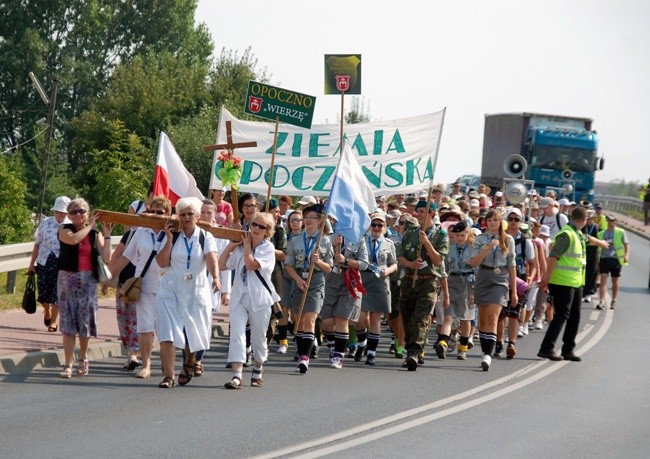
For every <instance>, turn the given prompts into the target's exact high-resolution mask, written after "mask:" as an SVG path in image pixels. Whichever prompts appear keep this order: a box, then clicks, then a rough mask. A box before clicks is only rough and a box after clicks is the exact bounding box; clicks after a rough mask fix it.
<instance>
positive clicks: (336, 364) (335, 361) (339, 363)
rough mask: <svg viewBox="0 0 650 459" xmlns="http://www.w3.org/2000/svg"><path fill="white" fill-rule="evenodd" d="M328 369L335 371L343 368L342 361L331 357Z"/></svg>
mask: <svg viewBox="0 0 650 459" xmlns="http://www.w3.org/2000/svg"><path fill="white" fill-rule="evenodd" d="M330 368H336V369H337V370H340V369H341V368H343V359H341V357H332V358H331V359H330Z"/></svg>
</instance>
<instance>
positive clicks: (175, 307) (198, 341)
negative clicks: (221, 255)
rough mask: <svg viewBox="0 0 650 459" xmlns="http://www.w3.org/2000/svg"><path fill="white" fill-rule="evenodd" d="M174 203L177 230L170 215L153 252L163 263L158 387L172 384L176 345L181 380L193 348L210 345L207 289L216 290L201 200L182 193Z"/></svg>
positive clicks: (187, 376)
mask: <svg viewBox="0 0 650 459" xmlns="http://www.w3.org/2000/svg"><path fill="white" fill-rule="evenodd" d="M176 209H177V211H178V217H179V220H180V224H181V231H180V233H176V234H173V233H172V231H173V229H174V228H175V227H176V224H177V222H174V221H169V222H168V223H167V226H166V227H165V236H166V237H165V239H164V242H163V245H162V248H161V249H160V252H159V253H158V255H156V261H157V262H158V265H159V266H160V267H161V268H162V269H163V273H162V276H161V279H160V286H159V289H158V293H157V294H156V315H155V326H156V335H158V340H159V341H160V357H161V359H162V366H163V370H164V373H165V378H164V379H163V380H162V381H161V382H160V384H158V387H161V388H164V389H170V388H172V387H174V385H175V381H174V376H175V373H174V360H175V354H176V351H175V348H180V349H183V348H184V349H185V359H184V361H183V368H182V370H181V372H180V374H179V376H178V384H180V385H181V386H184V385H185V384H187V383H189V382H190V381H191V379H192V376H193V372H194V363H195V353H196V352H197V351H199V350H201V349H210V332H211V330H210V324H211V322H212V293H211V292H218V291H220V290H221V282H220V278H219V267H218V263H217V246H216V243H215V240H214V237H213V236H212V234H210V233H208V232H206V231H204V230H202V229H201V228H199V227H198V226H197V225H196V223H197V222H198V220H199V215H200V213H201V200H199V199H197V198H193V197H192V198H181V199H179V200H178V202H177V203H176ZM206 271H207V273H208V274H210V276H211V277H210V278H209V277H208V276H207V275H206ZM210 279H212V282H210Z"/></svg>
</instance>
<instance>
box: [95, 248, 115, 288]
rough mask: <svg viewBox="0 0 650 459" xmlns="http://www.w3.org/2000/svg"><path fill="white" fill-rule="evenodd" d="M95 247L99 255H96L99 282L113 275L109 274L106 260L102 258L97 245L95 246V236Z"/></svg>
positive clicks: (106, 280) (107, 279)
mask: <svg viewBox="0 0 650 459" xmlns="http://www.w3.org/2000/svg"><path fill="white" fill-rule="evenodd" d="M104 243H106V241H104ZM95 249H97V252H99V255H97V275H98V278H99V282H100V283H104V282H109V281H110V280H111V279H112V278H113V275H112V274H111V270H110V269H108V266H107V265H106V262H105V261H104V259H103V258H102V254H101V252H100V250H99V247H97V238H95Z"/></svg>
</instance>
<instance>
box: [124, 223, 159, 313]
mask: <svg viewBox="0 0 650 459" xmlns="http://www.w3.org/2000/svg"><path fill="white" fill-rule="evenodd" d="M163 237H165V233H164V232H161V233H160V235H159V236H158V242H160V241H162V238H163ZM155 256H156V249H154V250H152V251H151V254H150V255H149V259H147V263H146V264H145V265H144V268H142V272H141V273H140V275H139V276H138V277H132V278H131V279H127V281H126V282H124V285H122V288H121V289H120V294H121V295H123V296H124V297H125V298H126V299H127V300H128V301H138V300H139V299H140V294H141V293H142V282H143V281H144V276H145V274H147V271H148V270H149V266H150V265H151V262H152V261H153V257H155Z"/></svg>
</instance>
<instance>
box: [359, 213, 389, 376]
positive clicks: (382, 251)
mask: <svg viewBox="0 0 650 459" xmlns="http://www.w3.org/2000/svg"><path fill="white" fill-rule="evenodd" d="M370 218H371V223H370V235H368V236H367V237H366V238H365V239H366V247H367V248H368V252H369V254H368V255H369V257H368V258H369V260H368V262H369V263H368V269H366V270H365V271H363V272H362V273H361V281H362V283H363V287H364V288H365V290H366V294H365V295H364V296H363V298H362V300H361V313H360V315H359V320H358V321H357V322H356V324H355V331H356V334H357V339H358V340H359V342H360V343H362V342H363V341H364V340H365V341H367V346H366V349H367V351H368V355H367V357H366V365H375V361H376V354H377V346H378V345H379V338H380V337H381V316H382V315H388V314H390V313H391V291H390V281H389V277H390V275H391V274H393V273H394V272H396V271H397V255H396V254H395V244H393V241H391V240H390V239H388V238H386V237H384V232H385V231H386V219H385V217H384V216H383V215H382V214H379V213H377V214H373V215H371V216H370ZM366 336H367V339H364V338H366ZM363 352H364V347H363V346H359V347H357V351H356V352H355V354H354V360H355V361H356V362H359V361H361V355H362V354H363Z"/></svg>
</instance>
